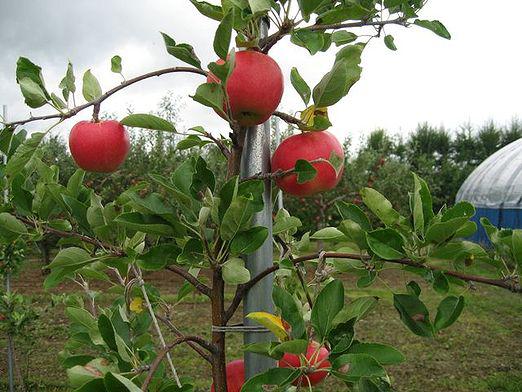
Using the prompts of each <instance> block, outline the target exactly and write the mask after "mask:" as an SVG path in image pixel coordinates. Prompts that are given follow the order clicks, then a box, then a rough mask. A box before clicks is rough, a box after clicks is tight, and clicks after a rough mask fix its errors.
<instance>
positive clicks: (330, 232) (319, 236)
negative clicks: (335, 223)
mask: <svg viewBox="0 0 522 392" xmlns="http://www.w3.org/2000/svg"><path fill="white" fill-rule="evenodd" d="M343 237H344V234H343V233H342V231H340V230H338V229H336V228H335V227H324V228H322V229H321V230H318V231H316V232H315V233H314V234H312V235H311V236H310V239H311V240H321V241H325V240H326V241H328V240H338V239H341V238H343Z"/></svg>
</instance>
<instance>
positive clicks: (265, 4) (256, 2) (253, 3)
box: [248, 0, 271, 15]
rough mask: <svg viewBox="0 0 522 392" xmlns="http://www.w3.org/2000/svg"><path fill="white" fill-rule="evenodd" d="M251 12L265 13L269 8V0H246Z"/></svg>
mask: <svg viewBox="0 0 522 392" xmlns="http://www.w3.org/2000/svg"><path fill="white" fill-rule="evenodd" d="M248 4H249V5H250V9H251V10H252V14H254V15H256V14H260V13H265V12H267V11H269V10H270V8H271V4H270V0H248Z"/></svg>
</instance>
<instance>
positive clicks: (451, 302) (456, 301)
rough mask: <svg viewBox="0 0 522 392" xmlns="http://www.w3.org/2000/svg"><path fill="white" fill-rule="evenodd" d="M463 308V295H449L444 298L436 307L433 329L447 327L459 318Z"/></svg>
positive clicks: (438, 329) (437, 329)
mask: <svg viewBox="0 0 522 392" xmlns="http://www.w3.org/2000/svg"><path fill="white" fill-rule="evenodd" d="M462 309H464V297H463V296H462V295H461V296H460V297H458V298H457V297H455V296H453V295H450V296H448V297H446V298H444V299H443V300H442V301H441V302H440V304H439V307H438V308H437V315H436V316H435V322H434V326H435V330H436V331H440V330H441V329H444V328H448V327H449V326H450V325H451V324H453V323H454V322H455V321H457V319H458V318H459V316H460V314H461V313H462Z"/></svg>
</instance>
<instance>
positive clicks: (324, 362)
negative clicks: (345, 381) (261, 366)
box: [279, 341, 331, 388]
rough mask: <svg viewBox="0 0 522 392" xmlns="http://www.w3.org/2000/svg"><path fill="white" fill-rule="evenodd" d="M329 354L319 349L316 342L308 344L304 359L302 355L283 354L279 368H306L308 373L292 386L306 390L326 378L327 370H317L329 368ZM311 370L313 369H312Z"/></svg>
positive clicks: (323, 349)
mask: <svg viewBox="0 0 522 392" xmlns="http://www.w3.org/2000/svg"><path fill="white" fill-rule="evenodd" d="M329 354H330V353H329V352H328V350H327V349H326V348H325V347H320V345H319V343H317V342H314V341H312V342H310V344H309V345H308V349H307V350H306V354H305V358H306V359H304V358H302V355H301V356H300V355H296V354H290V353H285V355H284V356H283V358H281V359H280V360H279V367H282V368H300V367H307V368H308V369H309V373H307V374H306V375H302V376H300V377H299V378H297V379H296V380H295V381H294V382H293V383H292V384H294V385H301V386H302V387H305V388H308V387H310V385H316V384H318V383H320V382H321V381H323V380H324V379H325V378H326V376H328V370H318V369H325V368H330V367H331V364H330V362H329V361H328V355H329ZM312 368H313V369H312Z"/></svg>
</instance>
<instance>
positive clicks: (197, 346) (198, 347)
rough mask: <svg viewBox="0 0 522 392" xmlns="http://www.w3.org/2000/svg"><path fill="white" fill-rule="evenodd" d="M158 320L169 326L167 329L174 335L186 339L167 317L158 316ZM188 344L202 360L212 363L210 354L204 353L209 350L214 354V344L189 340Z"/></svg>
mask: <svg viewBox="0 0 522 392" xmlns="http://www.w3.org/2000/svg"><path fill="white" fill-rule="evenodd" d="M156 318H157V319H158V320H160V321H161V322H162V323H163V324H165V325H166V326H167V328H168V329H169V330H170V331H171V332H172V333H174V334H175V335H176V336H177V337H178V338H184V337H185V335H184V334H183V333H182V332H181V331H180V330H179V329H178V328H176V326H175V325H174V324H173V323H172V321H170V319H168V318H167V317H163V316H160V315H158V314H157V315H156ZM187 344H188V345H189V346H190V347H191V348H192V349H193V350H194V351H195V352H197V353H198V354H199V355H200V356H201V358H203V359H204V360H205V361H207V362H208V363H210V364H211V363H212V357H211V356H210V355H208V353H206V352H205V351H204V349H205V350H207V351H210V352H212V351H213V350H214V347H213V346H212V344H211V343H210V342H207V341H206V340H203V339H202V340H201V341H200V342H197V343H196V342H193V341H191V340H188V341H187Z"/></svg>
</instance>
